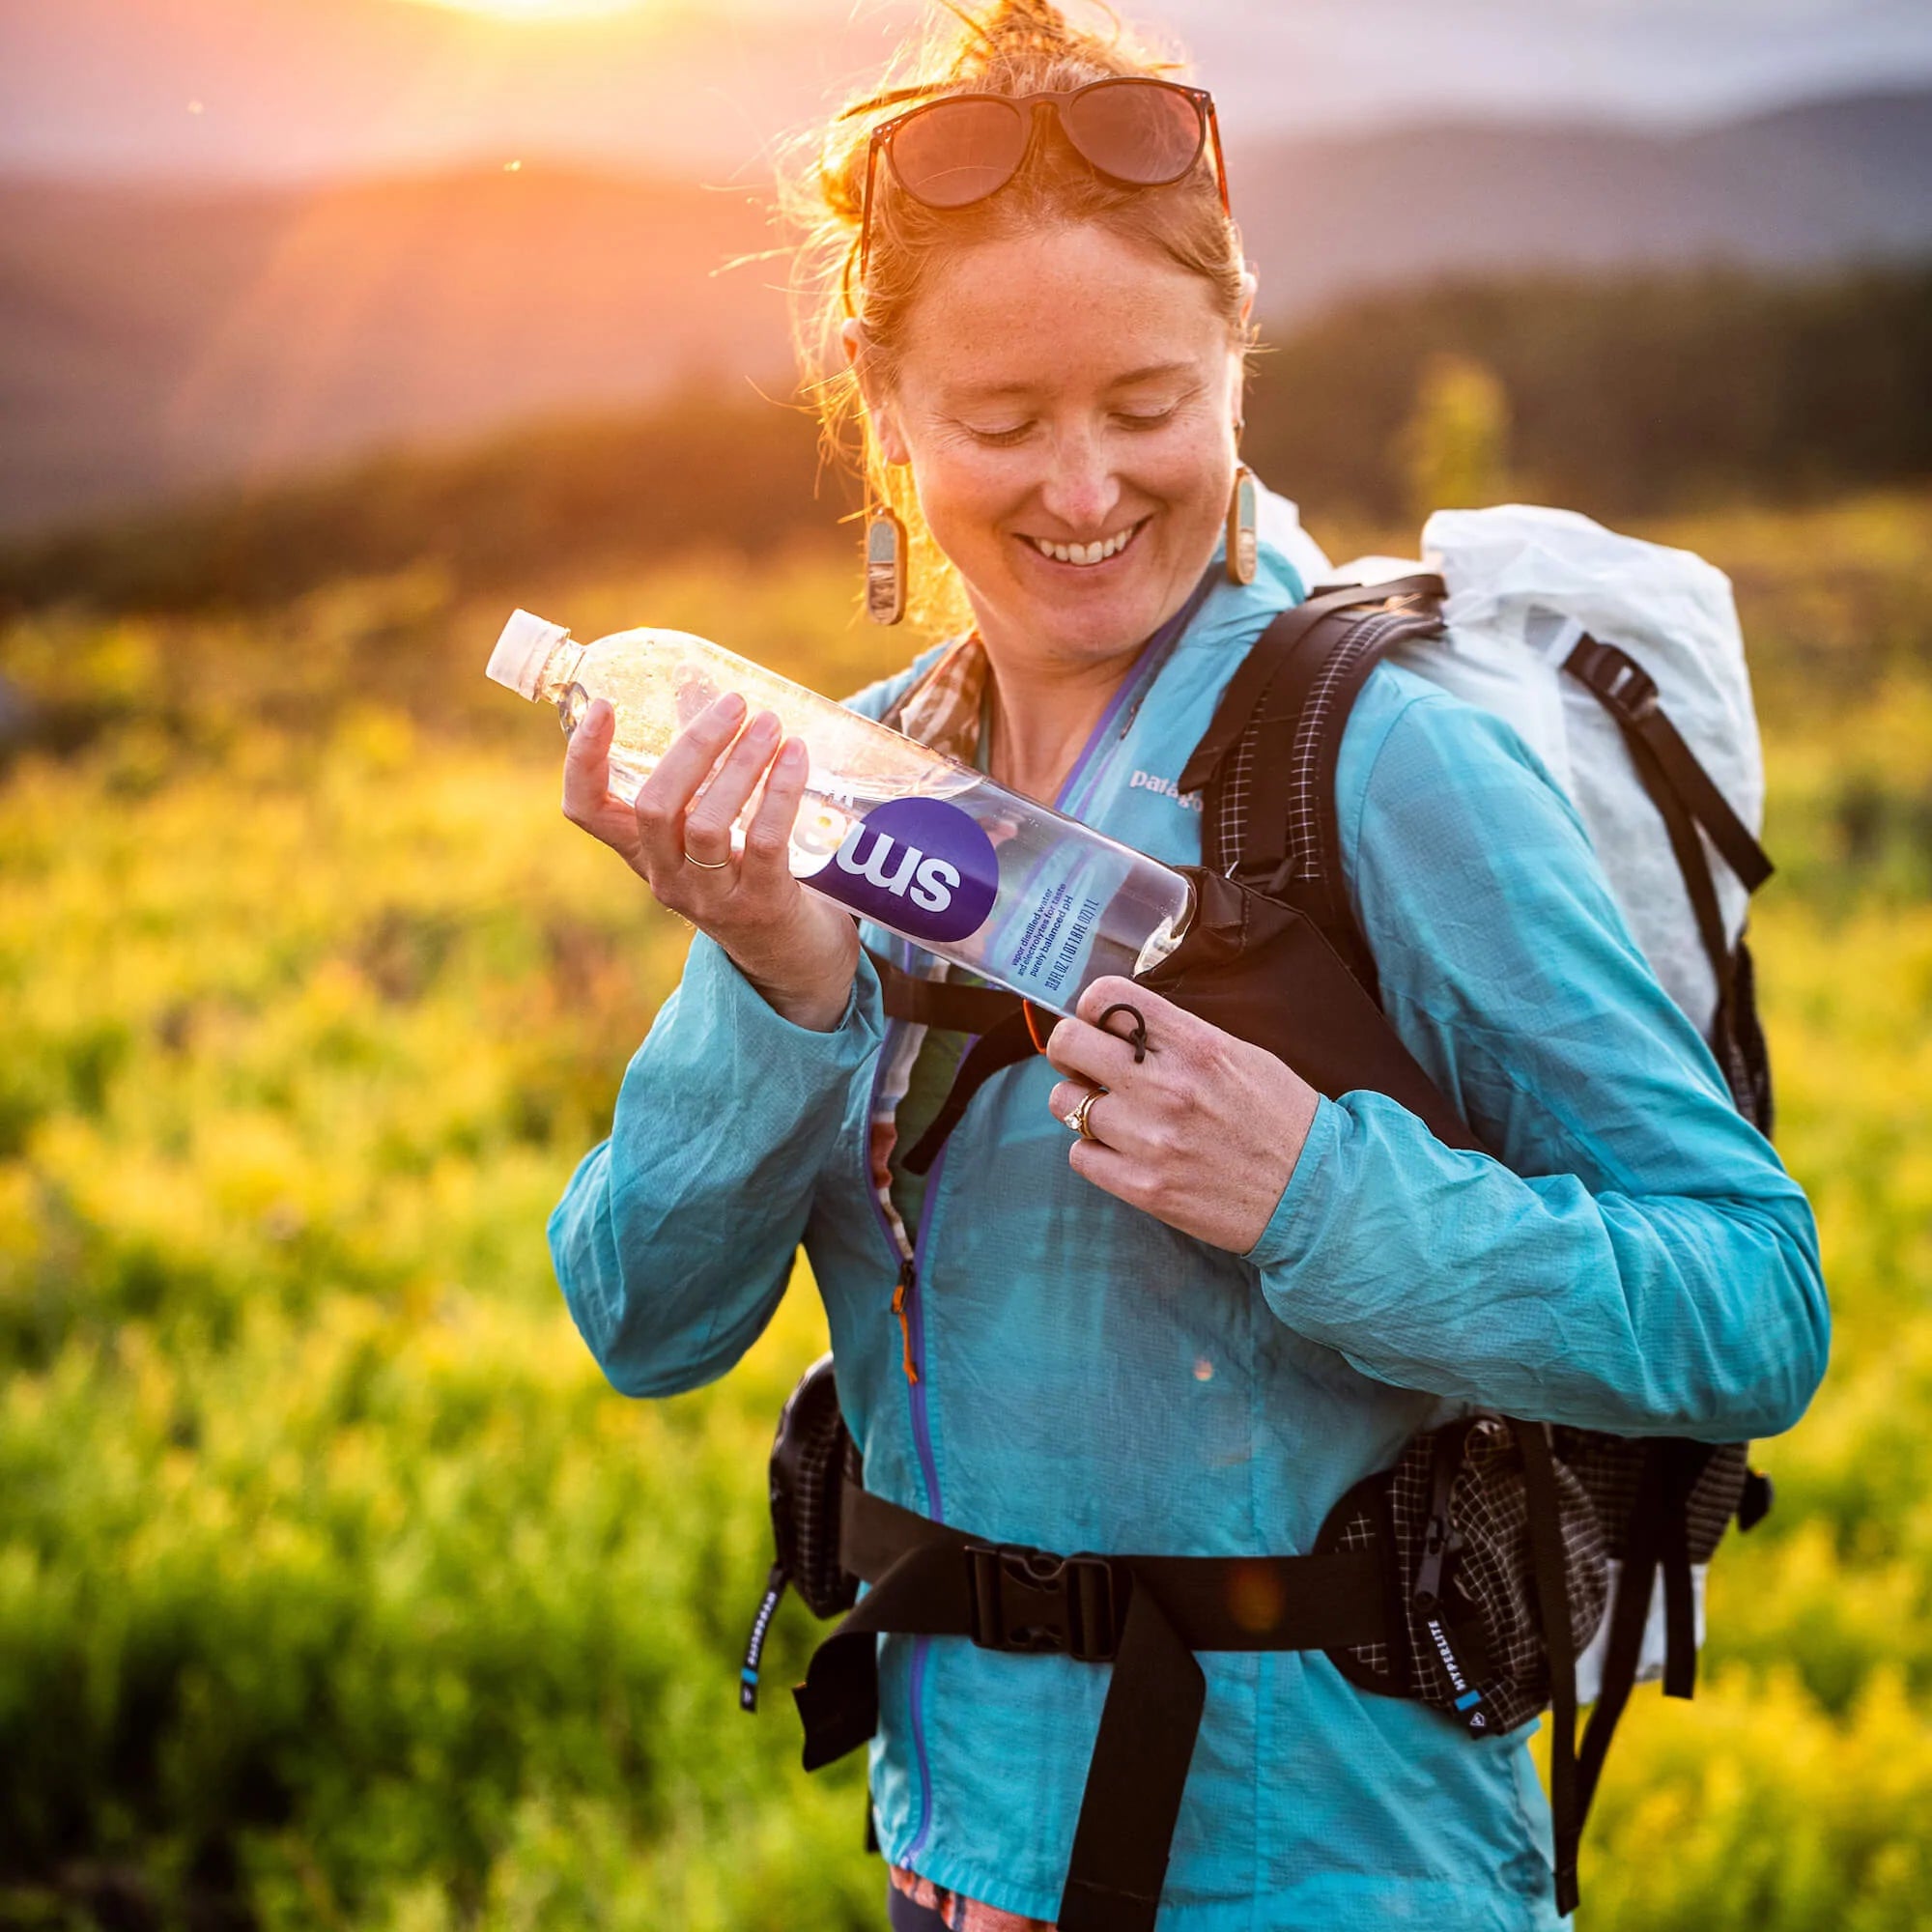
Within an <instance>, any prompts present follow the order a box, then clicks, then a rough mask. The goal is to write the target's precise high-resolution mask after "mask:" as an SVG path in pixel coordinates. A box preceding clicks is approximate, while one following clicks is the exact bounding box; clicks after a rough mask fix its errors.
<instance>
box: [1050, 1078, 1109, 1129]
mask: <svg viewBox="0 0 1932 1932" xmlns="http://www.w3.org/2000/svg"><path fill="white" fill-rule="evenodd" d="M1106 1091H1107V1090H1106V1089H1105V1088H1104V1087H1096V1088H1094V1091H1093V1092H1092V1093H1091V1094H1088V1095H1087V1097H1086V1098H1085V1099H1084V1100H1082V1101H1081V1103H1080V1104H1079V1106H1077V1107H1075V1108H1074V1109H1073V1110H1072V1112H1071V1113H1068V1114H1063V1115H1062V1116H1061V1124H1062V1125H1063V1126H1067V1127H1071V1128H1072V1129H1073V1131H1074V1132H1075V1133H1076V1134H1078V1135H1079V1136H1080V1138H1081V1139H1082V1140H1083V1141H1097V1140H1098V1139H1099V1138H1100V1136H1099V1135H1098V1134H1096V1133H1095V1132H1094V1128H1093V1125H1092V1123H1091V1122H1089V1121H1088V1119H1087V1116H1088V1115H1089V1114H1091V1113H1092V1112H1093V1111H1094V1101H1095V1100H1097V1099H1098V1098H1099V1097H1100V1096H1101V1094H1104V1093H1105V1092H1106Z"/></svg>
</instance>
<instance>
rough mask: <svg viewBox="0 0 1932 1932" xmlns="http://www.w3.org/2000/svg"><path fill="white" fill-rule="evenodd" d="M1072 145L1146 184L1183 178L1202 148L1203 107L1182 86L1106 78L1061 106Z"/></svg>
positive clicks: (1103, 166) (1104, 168) (1106, 170)
mask: <svg viewBox="0 0 1932 1932" xmlns="http://www.w3.org/2000/svg"><path fill="white" fill-rule="evenodd" d="M1061 113H1062V117H1063V119H1064V121H1065V127H1066V131H1067V134H1068V136H1069V137H1070V138H1071V140H1072V142H1073V145H1074V146H1075V147H1076V148H1078V149H1079V150H1080V152H1081V153H1082V154H1083V155H1085V156H1086V157H1087V158H1088V159H1089V160H1090V161H1092V162H1093V164H1094V166H1095V167H1096V168H1098V169H1099V170H1100V172H1101V173H1102V174H1109V175H1112V176H1113V177H1114V179H1115V180H1116V181H1123V182H1132V183H1134V184H1136V185H1138V186H1141V187H1153V186H1157V185H1159V184H1161V183H1163V182H1172V181H1179V179H1180V177H1181V176H1182V175H1184V174H1185V173H1186V172H1187V170H1188V169H1189V168H1191V167H1192V166H1193V165H1194V161H1195V157H1196V156H1198V155H1199V154H1200V153H1201V143H1202V141H1203V140H1204V138H1205V129H1204V127H1203V124H1202V119H1201V110H1200V108H1198V107H1197V106H1196V105H1195V104H1194V102H1193V101H1192V100H1191V99H1189V98H1188V97H1187V96H1186V95H1184V94H1182V93H1180V92H1179V90H1178V89H1176V88H1172V87H1163V86H1161V85H1160V84H1159V83H1158V82H1154V81H1146V80H1121V81H1103V82H1102V83H1101V84H1100V85H1099V86H1098V87H1089V88H1086V89H1084V90H1083V91H1082V92H1081V93H1079V94H1077V95H1075V96H1074V97H1073V98H1072V99H1070V100H1068V101H1066V102H1065V105H1064V106H1063V107H1062V109H1061Z"/></svg>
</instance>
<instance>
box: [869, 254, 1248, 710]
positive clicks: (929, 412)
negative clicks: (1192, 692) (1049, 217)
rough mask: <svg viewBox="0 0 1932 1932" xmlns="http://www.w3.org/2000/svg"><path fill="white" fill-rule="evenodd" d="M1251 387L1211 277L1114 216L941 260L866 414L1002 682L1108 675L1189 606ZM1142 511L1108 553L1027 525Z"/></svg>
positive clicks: (1105, 680) (1099, 529) (1102, 524)
mask: <svg viewBox="0 0 1932 1932" xmlns="http://www.w3.org/2000/svg"><path fill="white" fill-rule="evenodd" d="M1149 370H1154V371H1158V372H1159V373H1156V374H1139V373H1138V372H1143V371H1149ZM862 373H863V371H862ZM1239 398H1240V356H1239V353H1238V348H1237V345H1236V343H1235V342H1234V341H1233V340H1232V338H1231V336H1230V332H1229V330H1228V327H1227V325H1226V323H1225V322H1224V321H1223V320H1222V318H1221V317H1220V316H1219V315H1218V314H1217V313H1216V312H1215V308H1214V298H1213V291H1212V290H1211V288H1210V287H1209V285H1208V283H1207V282H1206V281H1204V280H1203V279H1202V278H1201V277H1200V276H1199V275H1195V274H1191V273H1189V272H1188V271H1186V270H1182V269H1179V268H1177V267H1175V266H1174V265H1173V264H1172V263H1169V262H1166V261H1164V260H1163V259H1161V258H1160V257H1158V256H1155V255H1151V254H1150V253H1148V252H1146V251H1144V250H1142V249H1140V248H1138V247H1135V246H1133V245H1131V244H1130V243H1128V242H1126V241H1122V240H1121V239H1120V238H1118V237H1117V236H1115V235H1113V234H1112V233H1110V232H1109V231H1108V230H1106V229H1103V228H1097V227H1094V226H1092V225H1086V226H1078V227H1066V228H1054V229H1049V230H1045V231H1043V232H1038V233H1034V234H1029V235H1026V236H1022V237H1015V238H1011V239H1008V240H1003V241H988V242H983V243H980V245H978V246H975V247H972V248H968V249H964V250H962V251H960V252H959V253H957V254H954V255H950V256H948V257H946V258H944V259H943V260H942V261H941V262H940V263H939V264H938V265H936V267H935V268H934V269H933V270H932V271H931V276H930V279H929V281H928V283H927V285H926V287H925V288H924V290H923V292H922V294H921V297H920V298H919V301H918V303H917V305H916V307H915V309H914V311H913V314H912V317H911V320H910V327H909V329H908V339H907V341H906V344H905V345H904V348H903V351H902V353H901V355H900V357H899V360H898V363H897V366H896V369H895V380H894V384H893V386H892V389H891V390H890V392H888V393H884V394H877V395H875V396H874V397H873V398H872V408H873V415H874V421H875V423H876V425H877V428H878V433H879V439H880V444H881V447H882V449H883V450H884V452H885V454H886V457H887V459H888V460H889V461H893V462H906V463H909V464H910V465H911V467H912V472H913V480H914V483H915V486H916V487H917V489H918V493H919V501H920V507H921V509H922V511H923V514H924V516H925V520H926V522H927V524H928V526H930V528H931V530H932V533H933V536H934V537H935V538H936V539H937V541H938V543H939V545H940V548H941V549H943V550H944V551H945V552H946V554H947V555H948V556H949V557H951V558H952V562H953V563H954V564H955V565H956V566H957V567H958V570H959V573H960V575H961V577H962V578H963V579H964V580H965V583H966V589H967V595H968V597H969V598H970V600H971V602H972V606H973V611H974V615H975V616H976V617H977V619H978V620H979V626H980V636H981V638H982V639H984V641H985V644H986V648H987V651H988V653H989V655H990V657H991V659H992V662H993V664H994V667H995V669H996V672H997V674H998V676H999V678H1000V682H1001V688H1002V691H1003V693H1005V692H1008V691H1017V690H1018V689H1023V688H1026V687H1030V686H1037V685H1044V686H1049V687H1053V686H1057V687H1060V688H1061V689H1062V690H1065V688H1067V687H1069V686H1070V687H1071V688H1072V689H1074V690H1079V691H1082V692H1084V693H1092V692H1094V691H1103V690H1104V689H1108V688H1111V684H1112V682H1114V681H1117V680H1118V679H1119V677H1120V676H1121V675H1122V671H1123V670H1124V668H1125V665H1124V662H1123V660H1124V659H1130V658H1131V655H1132V653H1133V652H1134V650H1135V649H1136V648H1137V647H1138V646H1139V644H1140V643H1141V642H1142V640H1143V639H1146V638H1147V636H1148V635H1149V634H1150V633H1151V631H1153V630H1155V629H1157V628H1158V626H1159V625H1160V624H1161V623H1162V622H1163V621H1164V620H1165V619H1166V618H1168V617H1169V616H1171V615H1172V614H1173V613H1174V612H1175V611H1177V610H1179V608H1180V605H1181V604H1182V603H1183V602H1184V601H1185V599H1186V596H1187V593H1188V592H1189V591H1190V590H1191V589H1192V588H1193V586H1194V584H1195V582H1196V581H1197V579H1198V578H1199V577H1200V574H1201V571H1202V569H1203V568H1204V567H1205V565H1206V563H1207V561H1208V557H1209V556H1210V555H1211V554H1212V553H1213V550H1214V546H1215V542H1216V540H1217V538H1218V535H1219V532H1220V529H1221V526H1222V523H1223V520H1224V518H1225V516H1226V514H1227V502H1228V493H1229V490H1230V489H1231V487H1232V485H1233V481H1234V472H1235V466H1236V455H1235V431H1234V424H1235V419H1236V413H1237V412H1238V407H1239ZM1143 520H1145V527H1143V528H1142V529H1141V530H1140V532H1139V534H1138V535H1137V536H1136V537H1135V538H1134V541H1133V542H1132V543H1131V544H1130V545H1129V546H1128V547H1127V549H1126V550H1125V551H1123V552H1122V554H1120V555H1119V556H1118V557H1114V558H1111V559H1109V560H1108V561H1107V562H1106V563H1104V564H1102V565H1100V566H1099V567H1097V568H1088V569H1080V568H1076V567H1074V566H1071V565H1068V564H1065V563H1057V562H1053V561H1050V560H1049V559H1047V558H1045V557H1043V556H1041V555H1040V554H1039V553H1038V552H1037V550H1036V549H1035V548H1034V546H1033V545H1032V544H1031V543H1029V542H1027V541H1026V539H1027V538H1029V537H1043V538H1046V539H1049V540H1051V541H1054V542H1059V543H1070V542H1082V543H1085V542H1090V541H1094V540H1096V539H1100V538H1104V537H1107V536H1111V535H1114V534H1116V533H1117V532H1119V531H1120V530H1122V529H1123V528H1125V527H1127V526H1131V525H1133V524H1136V523H1140V522H1142V521H1143ZM1100 701H1101V703H1102V704H1104V701H1105V698H1104V696H1102V697H1101V699H1100Z"/></svg>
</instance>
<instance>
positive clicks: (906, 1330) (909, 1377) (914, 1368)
mask: <svg viewBox="0 0 1932 1932" xmlns="http://www.w3.org/2000/svg"><path fill="white" fill-rule="evenodd" d="M918 1281H919V1271H918V1270H917V1269H916V1268H915V1267H914V1266H913V1262H912V1257H911V1256H910V1255H908V1256H907V1257H906V1258H905V1260H904V1261H902V1262H901V1263H900V1264H899V1278H898V1283H897V1285H896V1286H895V1288H894V1290H893V1313H894V1314H895V1315H896V1316H897V1317H898V1318H899V1346H900V1348H901V1349H902V1350H904V1359H905V1378H906V1384H907V1386H908V1387H910V1388H917V1387H918V1386H919V1364H918V1363H916V1362H915V1361H914V1360H913V1358H912V1317H911V1316H910V1315H909V1314H907V1312H906V1296H907V1295H908V1294H910V1293H912V1291H913V1289H914V1287H915V1286H916V1285H917V1284H918Z"/></svg>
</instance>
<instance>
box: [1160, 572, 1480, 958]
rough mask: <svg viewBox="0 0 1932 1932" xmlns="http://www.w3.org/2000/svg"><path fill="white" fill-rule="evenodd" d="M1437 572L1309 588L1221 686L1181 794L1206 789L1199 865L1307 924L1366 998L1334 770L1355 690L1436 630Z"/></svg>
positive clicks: (1362, 947)
mask: <svg viewBox="0 0 1932 1932" xmlns="http://www.w3.org/2000/svg"><path fill="white" fill-rule="evenodd" d="M1444 594H1445V592H1444V586H1443V582H1442V580H1441V579H1440V578H1439V577H1435V576H1433V575H1430V574H1427V573H1419V574H1417V575H1415V576H1412V577H1405V578H1400V579H1397V580H1395V581H1393V582H1383V583H1372V584H1348V585H1343V586H1340V587H1338V588H1333V589H1326V590H1318V591H1316V593H1315V594H1314V595H1313V596H1311V597H1310V598H1309V599H1308V601H1307V602H1306V603H1304V604H1300V605H1297V606H1296V607H1295V608H1294V609H1293V610H1292V611H1283V612H1282V614H1281V615H1280V616H1279V617H1277V618H1276V619H1275V620H1274V622H1273V623H1272V624H1270V625H1269V626H1268V628H1267V630H1266V631H1264V633H1263V634H1262V636H1261V638H1260V639H1257V640H1256V642H1255V644H1254V646H1253V647H1252V648H1251V649H1250V651H1249V653H1248V656H1247V659H1246V660H1245V662H1244V663H1243V664H1242V665H1241V667H1240V668H1239V669H1238V670H1237V671H1236V673H1235V675H1234V677H1233V678H1232V679H1231V680H1230V681H1229V685H1228V689H1227V691H1226V692H1225V693H1224V694H1223V696H1222V699H1221V703H1220V705H1219V706H1218V708H1217V709H1216V711H1215V714H1214V721H1213V723H1212V724H1211V725H1209V726H1208V733H1207V735H1206V736H1205V737H1204V738H1203V739H1202V740H1201V743H1200V744H1199V745H1198V746H1197V747H1196V748H1195V751H1194V754H1193V755H1192V756H1191V757H1190V758H1189V759H1188V761H1187V766H1186V769H1185V770H1184V771H1183V772H1182V774H1181V777H1180V781H1179V788H1180V789H1181V790H1182V791H1199V792H1200V793H1201V794H1202V804H1203V813H1202V819H1203V823H1202V864H1203V866H1204V867H1206V868H1208V870H1210V871H1217V872H1221V873H1223V874H1225V875H1226V876H1227V877H1230V878H1232V879H1235V880H1236V881H1237V882H1238V883H1240V884H1242V885H1245V886H1249V887H1252V888H1253V889H1254V890H1255V891H1257V892H1261V893H1265V894H1266V895H1268V896H1270V897H1272V898H1279V899H1283V900H1286V901H1287V902H1288V903H1289V904H1291V905H1293V906H1294V907H1296V908H1297V910H1299V911H1301V912H1302V913H1304V914H1305V915H1306V916H1307V917H1308V918H1310V919H1311V920H1313V921H1314V923H1315V924H1316V925H1317V926H1318V927H1319V928H1320V930H1321V934H1322V936H1323V938H1325V939H1326V940H1327V941H1328V943H1329V944H1330V945H1331V946H1332V947H1333V948H1334V949H1335V951H1336V952H1339V953H1340V954H1341V956H1342V958H1343V959H1344V960H1345V961H1346V962H1347V963H1348V965H1349V968H1350V971H1351V972H1352V973H1353V974H1354V976H1355V978H1356V979H1357V980H1360V981H1361V982H1362V984H1363V985H1364V986H1366V987H1367V988H1368V989H1369V991H1370V992H1371V994H1374V993H1376V992H1377V990H1378V982H1377V978H1376V967H1375V959H1374V957H1373V955H1372V954H1371V953H1370V952H1369V949H1368V945H1367V942H1366V941H1365V940H1364V939H1363V938H1362V936H1361V933H1360V932H1359V931H1358V930H1357V928H1356V925H1355V918H1354V913H1353V911H1352V909H1351V908H1350V904H1349V895H1348V889H1347V883H1346V881H1345V879H1344V876H1343V869H1342V857H1341V854H1342V834H1341V822H1340V817H1339V813H1338V810H1337V806H1336V799H1335V775H1336V770H1337V767H1338V765H1339V764H1340V761H1341V754H1342V734H1343V732H1344V730H1345V729H1346V727H1347V725H1348V722H1349V716H1350V711H1351V710H1352V708H1353V706H1354V701H1355V698H1356V696H1358V695H1359V694H1360V692H1361V689H1362V686H1363V685H1364V684H1365V683H1367V681H1368V677H1369V673H1370V672H1371V671H1372V670H1374V669H1375V668H1376V666H1377V665H1378V664H1379V663H1380V662H1381V661H1382V659H1383V658H1384V657H1386V656H1387V655H1388V653H1389V652H1390V651H1391V650H1393V649H1394V648H1395V646H1396V645H1398V644H1400V643H1402V642H1404V641H1405V640H1406V639H1411V638H1417V637H1425V636H1429V635H1431V634H1433V633H1434V632H1435V631H1436V630H1437V629H1439V628H1440V624H1441V614H1440V612H1441V602H1442V598H1443V596H1444Z"/></svg>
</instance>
